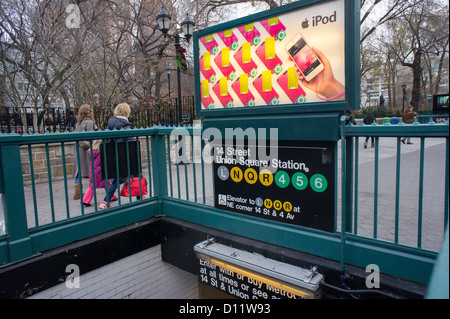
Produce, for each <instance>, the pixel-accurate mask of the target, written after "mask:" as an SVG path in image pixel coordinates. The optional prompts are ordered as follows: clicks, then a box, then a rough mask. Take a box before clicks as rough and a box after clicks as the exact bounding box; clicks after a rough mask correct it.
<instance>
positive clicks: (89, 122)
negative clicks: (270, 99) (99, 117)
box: [72, 104, 96, 200]
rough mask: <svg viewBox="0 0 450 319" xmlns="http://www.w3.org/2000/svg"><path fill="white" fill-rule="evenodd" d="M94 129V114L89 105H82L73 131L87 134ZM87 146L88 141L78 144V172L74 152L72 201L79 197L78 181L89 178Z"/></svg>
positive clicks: (88, 144) (89, 159)
mask: <svg viewBox="0 0 450 319" xmlns="http://www.w3.org/2000/svg"><path fill="white" fill-rule="evenodd" d="M94 129H96V126H95V123H94V112H93V110H92V107H91V106H90V105H87V104H84V105H82V106H81V107H80V109H79V110H78V115H77V124H76V126H75V130H76V131H77V132H82V131H83V130H84V131H86V132H89V131H92V130H94ZM89 146H90V143H89V142H88V141H80V142H78V149H79V153H80V171H78V159H77V153H76V151H75V154H74V162H73V173H72V176H73V177H74V178H75V191H74V195H73V199H74V200H77V199H80V197H81V194H80V180H81V179H82V178H83V177H89V167H90V166H91V165H90V163H91V157H90V154H89Z"/></svg>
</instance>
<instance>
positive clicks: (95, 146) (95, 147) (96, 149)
mask: <svg viewBox="0 0 450 319" xmlns="http://www.w3.org/2000/svg"><path fill="white" fill-rule="evenodd" d="M101 143H102V140H95V141H94V142H93V143H92V150H91V158H93V159H94V172H92V162H91V166H90V168H89V188H88V189H87V190H86V193H85V194H84V196H83V204H84V205H86V206H90V205H91V201H92V198H93V197H94V191H95V189H96V188H105V187H106V183H105V180H104V179H103V178H102V165H101V163H102V162H101V156H100V144H101ZM94 179H95V185H94ZM108 187H109V182H108ZM114 200H117V195H116V194H114V195H113V196H112V197H111V201H114Z"/></svg>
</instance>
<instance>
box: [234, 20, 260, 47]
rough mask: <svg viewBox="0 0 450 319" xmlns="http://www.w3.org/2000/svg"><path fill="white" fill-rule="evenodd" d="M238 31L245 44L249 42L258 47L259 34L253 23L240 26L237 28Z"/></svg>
mask: <svg viewBox="0 0 450 319" xmlns="http://www.w3.org/2000/svg"><path fill="white" fill-rule="evenodd" d="M238 30H239V32H240V33H241V34H242V35H243V36H244V38H245V40H247V42H250V43H252V44H253V45H258V43H259V42H261V33H259V31H258V29H256V28H255V26H254V24H253V23H249V24H246V25H241V26H240V27H238Z"/></svg>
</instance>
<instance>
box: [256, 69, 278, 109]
mask: <svg viewBox="0 0 450 319" xmlns="http://www.w3.org/2000/svg"><path fill="white" fill-rule="evenodd" d="M264 72H266V71H264ZM267 72H269V74H271V72H270V71H267ZM263 75H266V74H265V73H262V74H260V75H258V76H257V77H256V79H255V80H254V81H253V86H254V87H255V89H256V90H257V91H258V93H259V95H261V97H262V98H263V100H264V102H266V105H277V104H279V98H280V96H279V95H278V93H277V91H275V89H274V88H273V87H272V80H271V78H270V77H267V78H264V79H263Z"/></svg>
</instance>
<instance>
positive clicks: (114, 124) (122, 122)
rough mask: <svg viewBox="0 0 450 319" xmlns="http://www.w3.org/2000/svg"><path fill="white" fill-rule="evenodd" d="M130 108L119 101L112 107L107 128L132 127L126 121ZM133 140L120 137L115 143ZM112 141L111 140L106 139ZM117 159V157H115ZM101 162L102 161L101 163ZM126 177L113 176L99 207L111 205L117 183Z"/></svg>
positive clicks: (103, 207)
mask: <svg viewBox="0 0 450 319" xmlns="http://www.w3.org/2000/svg"><path fill="white" fill-rule="evenodd" d="M130 113H131V109H130V106H129V105H128V104H127V103H120V104H118V105H117V106H116V108H115V109H114V116H112V117H111V118H110V119H109V120H108V129H109V130H114V129H116V130H121V129H132V128H133V125H132V124H131V123H130V122H129V121H128V117H129V116H130ZM127 140H128V141H134V137H128V138H125V137H121V138H119V139H117V143H120V142H126V141H127ZM108 142H112V141H108ZM117 160H118V159H117ZM102 164H103V163H102ZM127 178H128V177H123V176H122V177H121V176H116V177H115V178H113V179H111V185H110V186H109V188H108V192H107V193H106V195H105V198H104V199H103V201H102V202H101V203H100V205H99V207H98V208H99V209H106V208H108V207H111V205H110V204H109V203H110V201H111V200H112V198H113V195H114V193H115V191H116V190H117V187H118V186H119V184H122V183H124V182H125V181H126V180H127Z"/></svg>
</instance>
